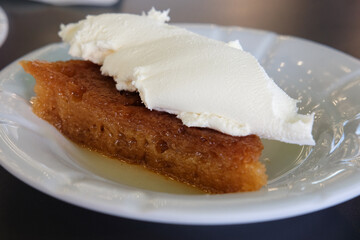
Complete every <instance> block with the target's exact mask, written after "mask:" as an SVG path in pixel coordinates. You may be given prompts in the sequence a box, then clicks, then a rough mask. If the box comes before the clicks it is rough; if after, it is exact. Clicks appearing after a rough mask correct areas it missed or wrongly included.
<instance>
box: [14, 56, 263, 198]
mask: <svg viewBox="0 0 360 240" xmlns="http://www.w3.org/2000/svg"><path fill="white" fill-rule="evenodd" d="M21 65H22V66H23V68H24V69H25V71H26V72H28V73H30V74H31V75H33V76H34V78H35V79H36V85H35V88H34V90H35V93H36V97H34V99H33V111H34V113H35V114H36V115H38V116H39V117H40V118H42V119H44V120H46V121H48V122H49V123H50V124H52V125H53V126H55V127H56V128H57V129H58V130H59V131H60V132H61V133H62V134H64V135H65V136H66V137H68V138H69V139H71V140H72V141H74V142H76V143H78V144H80V145H82V146H86V147H88V148H90V149H92V150H96V151H98V152H100V153H102V154H104V155H107V156H109V157H112V158H117V159H120V160H124V161H126V162H128V163H131V164H140V165H143V166H144V167H146V168H148V169H150V170H152V171H155V172H157V173H159V174H163V175H166V176H168V177H170V178H173V179H176V180H178V181H181V182H184V183H187V184H190V185H193V186H196V187H198V188H200V189H202V190H203V191H205V192H208V193H230V192H239V191H254V190H258V189H260V188H261V187H262V186H264V185H265V184H266V181H267V176H266V173H265V167H264V165H263V164H262V163H261V162H259V157H260V155H261V151H262V149H263V145H262V143H261V141H260V139H259V137H258V136H256V135H249V136H245V137H234V136H230V135H226V134H223V133H220V132H217V131H215V130H211V129H207V128H194V127H186V126H184V125H183V124H182V122H181V121H180V120H179V119H177V118H176V117H175V116H174V115H171V114H168V113H165V112H160V111H155V110H153V111H151V110H149V109H147V108H146V107H145V106H144V105H143V104H142V102H141V99H140V97H139V95H138V93H133V92H126V91H121V92H120V91H117V90H116V88H115V82H114V80H113V79H112V78H110V77H106V76H103V75H101V72H100V66H98V65H96V64H93V63H91V62H88V61H82V60H70V61H66V62H44V61H22V62H21Z"/></svg>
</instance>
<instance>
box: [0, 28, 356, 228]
mask: <svg viewBox="0 0 360 240" xmlns="http://www.w3.org/2000/svg"><path fill="white" fill-rule="evenodd" d="M178 25H182V26H187V27H190V28H191V27H202V28H222V29H224V28H225V29H229V28H231V29H235V30H237V29H241V30H245V31H255V32H261V33H264V34H268V33H271V34H275V33H272V32H267V31H264V30H258V29H250V28H242V27H237V26H219V25H213V24H211V25H209V24H178ZM276 36H277V37H281V36H282V35H278V34H276ZM286 37H287V38H293V39H297V40H299V41H306V42H308V43H310V44H315V45H316V46H321V47H323V48H324V47H325V48H326V49H328V50H329V51H335V52H336V54H339V53H340V54H342V55H345V56H346V57H350V58H352V59H353V60H356V61H358V59H356V58H354V57H353V56H351V55H348V54H346V53H343V52H341V51H339V50H336V49H334V48H331V47H328V46H326V45H323V44H319V43H316V42H313V41H310V40H305V39H301V38H297V37H291V36H286ZM55 45H57V46H58V47H59V46H61V45H64V44H63V43H51V44H48V45H45V46H43V47H41V48H39V49H36V50H33V51H32V52H30V53H28V54H26V55H24V56H22V57H20V58H19V59H17V60H15V61H14V62H12V63H10V64H9V65H7V66H6V67H5V68H3V69H2V70H1V72H0V77H1V76H2V75H3V74H4V73H6V71H8V69H9V68H10V67H11V66H13V65H14V64H17V62H18V61H19V60H20V59H24V58H26V57H28V56H31V55H34V54H36V53H39V52H41V51H44V49H46V48H49V47H52V46H55ZM358 62H359V61H358ZM359 65H360V62H359ZM2 143H3V142H2V141H1V142H0V144H2ZM0 165H1V166H3V167H4V169H6V170H7V171H8V172H10V173H11V174H12V175H13V176H15V177H17V178H18V179H20V180H21V181H22V182H24V183H26V184H28V185H30V186H31V187H33V188H35V189H37V190H39V191H41V192H44V193H46V194H48V195H50V196H52V197H54V198H56V199H60V200H62V201H65V202H67V203H71V204H73V205H76V206H79V207H83V208H87V209H89V210H93V211H97V212H102V213H107V214H110V215H114V216H119V217H126V218H131V219H137V220H145V221H152V222H161V223H172V224H188V225H189V224H195V225H220V224H234V223H237V224H241V223H254V222H262V221H269V220H277V219H283V218H288V217H294V216H298V215H302V214H306V213H309V212H313V211H318V210H321V209H324V208H327V207H330V206H333V205H336V204H339V203H341V202H344V201H346V200H350V199H351V198H353V197H356V196H357V195H359V194H360V185H357V186H356V187H354V186H351V187H349V186H346V191H345V192H344V191H342V192H341V193H342V195H341V196H340V197H334V196H332V194H331V193H332V192H334V189H333V188H334V187H333V185H334V184H335V185H336V184H339V183H334V184H330V185H327V187H326V189H322V190H321V191H316V192H315V193H314V192H310V193H305V195H302V196H303V197H304V196H305V197H309V196H310V197H312V198H311V199H307V200H306V201H305V202H303V205H306V206H303V208H301V209H299V206H298V205H297V206H294V207H292V208H290V209H291V211H290V212H288V211H282V212H281V214H279V213H277V214H275V215H274V211H275V210H273V209H268V211H264V212H262V213H263V215H262V216H261V217H258V216H255V217H254V216H247V217H245V218H246V219H245V218H244V216H242V215H241V216H235V217H234V216H233V215H232V214H231V212H230V213H229V212H223V213H222V215H216V218H210V217H209V216H208V215H206V214H205V215H206V216H205V217H204V216H202V217H198V218H194V216H193V214H192V212H191V209H190V212H188V211H180V212H179V213H178V214H181V217H179V215H176V216H175V217H170V218H169V213H166V211H165V213H164V212H163V211H157V212H156V211H155V213H154V210H152V211H151V210H148V209H147V210H146V211H145V212H142V211H141V210H140V211H139V209H136V208H135V211H126V209H123V207H122V208H121V207H120V208H119V207H118V208H116V211H117V212H114V206H113V205H108V206H105V207H104V206H100V208H99V201H98V200H93V199H90V201H88V200H84V198H81V197H82V195H81V194H80V195H79V193H77V194H75V195H64V194H60V195H59V193H58V192H56V191H51V190H50V189H48V188H46V187H44V186H43V185H41V184H40V185H39V184H38V182H33V181H32V180H31V179H29V178H28V177H26V176H24V175H21V174H20V173H19V172H16V170H14V169H13V168H12V167H11V166H10V165H9V164H7V163H6V160H4V159H2V157H1V156H0ZM349 177H350V178H354V179H355V180H356V179H357V180H359V179H360V177H356V176H354V175H351V176H349ZM349 177H347V178H346V179H347V180H350V181H354V180H352V179H348V178H349ZM335 189H336V188H335ZM131 191H135V193H136V192H143V193H145V195H146V196H147V197H148V198H149V199H148V200H153V199H156V198H159V197H160V199H161V198H165V200H168V201H169V199H170V200H171V201H174V199H175V202H174V203H175V204H179V203H178V201H177V199H179V195H175V194H167V193H159V192H152V191H148V190H142V189H141V190H136V189H133V190H131ZM329 192H330V195H329ZM335 192H336V191H335ZM239 194H242V195H243V194H244V193H234V194H227V195H226V196H230V200H231V201H230V202H233V201H234V199H236V197H237V195H239ZM245 194H246V193H245ZM258 194H259V195H261V194H262V193H261V192H259V193H258ZM140 195H141V194H140ZM328 195H329V196H328ZM181 196H182V200H181V201H183V200H184V199H185V200H186V203H187V204H190V205H191V203H193V202H192V201H193V200H198V199H199V198H200V199H202V200H204V201H205V202H206V204H209V199H210V200H211V201H212V202H211V203H210V205H211V204H215V205H218V204H220V205H221V204H223V202H224V201H223V199H222V198H223V196H224V195H199V196H187V195H181ZM314 197H315V198H317V199H320V201H316V204H314V203H313V200H312V199H313V198H314ZM298 198H299V196H295V195H294V196H290V198H286V200H287V202H289V200H291V201H290V202H292V201H294V200H295V199H296V200H298ZM225 200H226V199H225ZM227 200H228V201H229V199H227ZM281 200H283V199H282V198H280V201H279V200H277V201H278V202H277V204H282V201H281ZM189 201H190V202H189ZM219 201H220V202H219ZM100 205H101V204H100ZM193 207H194V206H193ZM282 208H283V209H284V207H282ZM173 210H174V209H173ZM178 210H180V209H178ZM269 210H270V211H269ZM288 210H289V209H288ZM134 213H137V214H134ZM164 214H165V215H164ZM203 214H204V213H203ZM207 214H209V213H207ZM210 215H211V214H210ZM229 215H231V217H229Z"/></svg>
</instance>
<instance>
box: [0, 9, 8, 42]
mask: <svg viewBox="0 0 360 240" xmlns="http://www.w3.org/2000/svg"><path fill="white" fill-rule="evenodd" d="M8 31H9V21H8V18H7V16H6V13H5V11H4V9H3V8H2V7H0V47H1V45H3V43H4V42H5V40H6V37H7V35H8Z"/></svg>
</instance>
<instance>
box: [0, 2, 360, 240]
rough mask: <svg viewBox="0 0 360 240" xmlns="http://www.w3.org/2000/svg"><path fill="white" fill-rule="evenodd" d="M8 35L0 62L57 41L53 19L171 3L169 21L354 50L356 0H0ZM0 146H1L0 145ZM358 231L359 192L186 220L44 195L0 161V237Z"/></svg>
mask: <svg viewBox="0 0 360 240" xmlns="http://www.w3.org/2000/svg"><path fill="white" fill-rule="evenodd" d="M0 6H2V7H3V9H4V10H5V12H6V13H7V15H8V18H9V24H10V26H9V27H10V28H9V35H8V37H7V40H6V42H5V43H4V45H3V46H2V47H1V48H0V69H2V68H4V67H5V66H6V65H8V64H9V63H11V62H12V61H14V60H15V59H17V58H19V57H21V56H23V55H24V54H26V53H27V52H29V51H31V50H34V49H36V48H39V47H41V46H43V45H45V44H48V43H52V42H58V41H59V38H58V37H57V29H58V27H59V25H60V23H68V22H73V21H78V20H79V19H82V18H84V17H85V16H86V15H87V14H98V13H102V12H128V13H136V14H138V13H141V12H142V11H143V10H148V9H150V7H152V6H155V7H157V8H158V9H167V8H171V18H172V22H189V23H213V24H218V25H236V26H242V27H249V28H258V29H263V30H267V31H274V32H276V33H279V34H285V35H292V36H297V37H301V38H306V39H310V40H313V41H316V42H319V43H322V44H325V45H328V46H331V47H333V48H336V49H338V50H340V51H343V52H345V53H348V54H349V55H352V56H354V57H356V58H360V1H356V0H353V1H350V0H349V1H331V0H328V1H326V0H325V1H320V0H317V1H310V0H267V1H265V0H263V1H260V0H238V1H237V0H221V1H220V0H182V1H179V0H178V1H175V0H128V1H119V2H118V3H117V4H115V5H113V6H110V7H91V6H71V7H56V6H51V5H46V4H41V3H36V2H33V1H16V0H12V1H11V0H8V1H0ZM0 151H1V149H0ZM120 238H121V239H360V197H357V198H355V199H352V200H349V201H347V202H345V203H342V204H340V205H337V206H334V207H331V208H328V209H325V210H322V211H318V212H315V213H311V214H306V215H303V216H299V217H293V218H289V219H283V220H278V221H271V222H264V223H254V224H243V225H227V226H185V225H170V224H159V223H150V222H142V221H135V220H129V219H125V218H119V217H113V216H108V215H105V214H101V213H97V212H93V211H89V210H86V209H83V208H79V207H76V206H73V205H70V204H67V203H64V202H62V201H59V200H56V199H54V198H52V197H49V196H47V195H45V194H43V193H41V192H39V191H37V190H35V189H33V188H31V187H29V186H27V185H26V184H24V183H23V182H21V181H19V180H18V179H16V178H15V177H13V176H12V175H10V174H9V173H8V172H7V171H6V170H4V169H3V168H2V167H0V239H1V240H2V239H4V240H5V239H120Z"/></svg>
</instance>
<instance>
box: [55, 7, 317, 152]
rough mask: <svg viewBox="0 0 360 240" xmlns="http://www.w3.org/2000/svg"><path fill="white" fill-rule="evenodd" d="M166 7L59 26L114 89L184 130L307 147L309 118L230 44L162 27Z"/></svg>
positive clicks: (72, 46)
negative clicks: (161, 113) (137, 97)
mask: <svg viewBox="0 0 360 240" xmlns="http://www.w3.org/2000/svg"><path fill="white" fill-rule="evenodd" d="M167 14H168V10H167V11H163V12H159V11H156V10H155V9H152V10H150V11H149V12H148V15H144V14H143V16H138V15H130V14H102V15H98V16H88V17H87V18H86V19H85V20H82V21H80V22H79V23H75V24H68V25H66V26H64V25H62V26H61V31H60V32H59V35H60V36H61V37H62V39H63V40H64V41H65V42H68V43H69V44H70V50H69V53H70V54H71V55H72V56H76V57H82V58H83V59H86V60H90V61H92V62H94V63H97V64H101V65H102V67H101V71H102V73H103V74H104V75H109V76H112V77H114V79H115V81H116V82H117V84H116V88H117V89H118V90H128V91H138V92H139V94H140V97H141V100H142V101H143V102H144V104H145V106H146V107H147V108H149V109H151V110H152V109H154V110H159V111H166V112H169V113H172V114H176V115H177V117H178V118H180V119H181V120H182V121H183V123H184V124H185V125H186V126H194V127H208V128H212V129H215V130H218V131H221V132H223V133H226V134H230V135H233V136H245V135H249V134H256V135H258V136H260V137H262V138H268V139H275V140H279V141H283V142H288V143H296V144H301V145H314V144H315V142H314V140H313V138H312V135H311V131H312V125H313V119H314V116H313V115H301V114H297V110H298V109H297V107H296V104H297V100H294V99H292V98H290V97H289V96H288V95H287V94H286V93H285V92H284V91H282V90H281V89H280V88H279V87H278V86H277V85H276V84H275V83H274V81H273V80H272V79H271V78H269V76H268V75H267V74H266V73H265V71H264V69H263V68H262V67H261V66H260V64H259V63H258V61H257V60H256V59H255V57H253V56H252V55H251V54H250V53H248V52H245V51H243V50H242V48H241V46H240V44H239V42H238V41H232V42H229V43H228V44H226V43H223V42H220V41H216V40H213V39H209V38H206V37H203V36H200V35H197V34H195V33H192V32H189V31H187V30H185V29H182V28H179V27H175V26H170V25H168V24H166V23H165V22H166V21H169V20H170V18H169V17H168V15H167Z"/></svg>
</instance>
